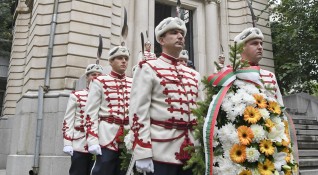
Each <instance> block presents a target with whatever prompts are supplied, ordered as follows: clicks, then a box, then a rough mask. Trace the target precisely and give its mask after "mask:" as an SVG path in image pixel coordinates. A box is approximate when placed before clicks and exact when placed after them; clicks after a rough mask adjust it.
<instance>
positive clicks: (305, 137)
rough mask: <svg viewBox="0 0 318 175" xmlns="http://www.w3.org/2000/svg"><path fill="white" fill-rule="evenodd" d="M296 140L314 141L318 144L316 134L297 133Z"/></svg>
mask: <svg viewBox="0 0 318 175" xmlns="http://www.w3.org/2000/svg"><path fill="white" fill-rule="evenodd" d="M297 141H307V142H316V143H317V144H318V136H308V135H297Z"/></svg>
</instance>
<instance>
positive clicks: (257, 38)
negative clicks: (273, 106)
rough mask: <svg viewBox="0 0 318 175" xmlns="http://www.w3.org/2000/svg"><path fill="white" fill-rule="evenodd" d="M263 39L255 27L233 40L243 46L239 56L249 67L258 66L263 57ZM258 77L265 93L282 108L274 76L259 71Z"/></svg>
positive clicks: (262, 70) (268, 72) (260, 32)
mask: <svg viewBox="0 0 318 175" xmlns="http://www.w3.org/2000/svg"><path fill="white" fill-rule="evenodd" d="M263 39H264V36H263V33H262V31H261V30H260V29H258V28H255V27H250V28H247V29H245V30H243V31H242V32H241V33H240V34H239V35H237V36H236V37H235V38H234V41H236V42H237V44H241V43H243V44H244V47H243V52H242V53H241V56H242V59H245V60H247V61H248V62H249V64H250V65H251V66H258V65H259V61H260V60H261V59H262V57H263ZM260 76H261V80H262V82H263V84H264V88H265V90H266V91H265V93H267V95H269V96H271V97H273V98H275V99H276V100H277V102H278V103H279V104H280V105H281V106H284V104H283V98H282V95H281V92H280V90H279V87H278V84H277V80H276V77H275V74H274V73H272V72H270V71H268V70H264V69H260Z"/></svg>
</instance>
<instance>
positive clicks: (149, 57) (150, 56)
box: [138, 50, 157, 62]
mask: <svg viewBox="0 0 318 175" xmlns="http://www.w3.org/2000/svg"><path fill="white" fill-rule="evenodd" d="M152 59H157V57H156V54H154V53H152V52H150V50H149V51H148V50H145V51H144V55H142V52H139V55H138V60H139V62H140V61H143V60H152Z"/></svg>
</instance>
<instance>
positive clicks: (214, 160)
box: [213, 155, 223, 164]
mask: <svg viewBox="0 0 318 175" xmlns="http://www.w3.org/2000/svg"><path fill="white" fill-rule="evenodd" d="M220 159H223V156H222V155H219V156H213V164H215V163H217V162H220Z"/></svg>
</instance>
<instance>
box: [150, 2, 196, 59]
mask: <svg viewBox="0 0 318 175" xmlns="http://www.w3.org/2000/svg"><path fill="white" fill-rule="evenodd" d="M175 9H176V6H171V5H167V4H162V3H158V2H156V4H155V26H157V25H158V24H159V22H161V21H162V20H163V19H165V18H167V17H170V16H172V14H175V13H173V11H175ZM187 13H188V15H187V16H188V20H187V21H188V22H187V23H186V27H187V35H186V37H185V48H184V49H185V50H188V52H189V57H190V60H191V61H192V62H193V63H194V51H193V18H192V15H193V12H192V11H191V10H187ZM154 38H155V35H154ZM154 41H155V44H154V52H155V54H156V55H157V57H158V56H160V53H161V51H162V50H161V47H160V44H159V43H157V42H156V39H155V40H154Z"/></svg>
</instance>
